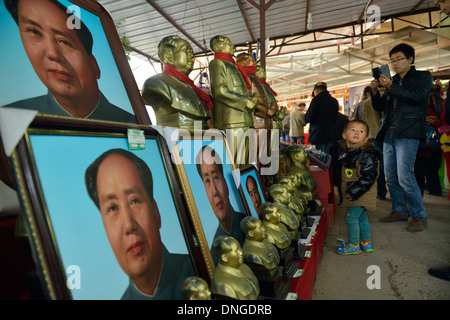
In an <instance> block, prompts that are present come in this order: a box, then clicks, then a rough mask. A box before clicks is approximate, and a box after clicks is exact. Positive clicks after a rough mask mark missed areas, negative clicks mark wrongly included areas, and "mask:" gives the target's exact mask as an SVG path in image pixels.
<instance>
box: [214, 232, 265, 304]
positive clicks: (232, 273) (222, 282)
mask: <svg viewBox="0 0 450 320" xmlns="http://www.w3.org/2000/svg"><path fill="white" fill-rule="evenodd" d="M212 250H213V252H214V253H215V254H216V256H217V257H218V258H219V261H218V264H217V267H216V270H215V272H214V275H213V277H212V280H211V286H210V290H211V293H212V294H213V296H214V297H215V298H217V299H224V300H225V299H234V300H255V299H256V298H257V297H258V295H259V290H260V289H259V282H258V279H257V278H256V276H255V274H254V273H253V271H252V270H251V269H250V267H249V266H247V265H246V264H244V259H243V253H242V249H241V245H240V244H239V242H238V241H237V240H236V239H234V238H233V237H230V236H219V237H217V238H215V239H214V241H213V244H212Z"/></svg>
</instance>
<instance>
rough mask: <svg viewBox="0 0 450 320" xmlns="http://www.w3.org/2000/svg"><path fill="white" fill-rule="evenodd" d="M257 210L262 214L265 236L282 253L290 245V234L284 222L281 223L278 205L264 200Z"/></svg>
mask: <svg viewBox="0 0 450 320" xmlns="http://www.w3.org/2000/svg"><path fill="white" fill-rule="evenodd" d="M259 211H260V212H261V214H262V216H263V224H264V228H265V229H266V238H267V240H269V242H270V243H272V244H273V245H274V246H275V247H276V248H277V249H278V251H279V252H280V255H284V254H285V253H286V252H287V251H288V250H289V248H290V245H291V240H292V238H291V234H290V233H289V231H288V229H287V228H286V227H285V225H284V224H282V223H281V213H280V209H279V207H278V206H277V205H276V204H274V203H271V202H264V203H263V204H262V205H261V207H260V209H259Z"/></svg>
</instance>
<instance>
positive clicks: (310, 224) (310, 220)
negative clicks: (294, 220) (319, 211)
mask: <svg viewBox="0 0 450 320" xmlns="http://www.w3.org/2000/svg"><path fill="white" fill-rule="evenodd" d="M314 222H316V220H315V219H313V218H308V219H306V227H308V228H311V227H312V226H313V225H314Z"/></svg>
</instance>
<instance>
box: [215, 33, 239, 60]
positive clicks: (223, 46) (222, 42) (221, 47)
mask: <svg viewBox="0 0 450 320" xmlns="http://www.w3.org/2000/svg"><path fill="white" fill-rule="evenodd" d="M209 47H210V48H211V50H212V51H213V52H225V53H228V54H229V55H232V56H233V55H234V46H233V44H232V43H231V40H230V39H229V38H227V37H225V36H221V35H217V36H214V37H212V38H211V39H210V40H209Z"/></svg>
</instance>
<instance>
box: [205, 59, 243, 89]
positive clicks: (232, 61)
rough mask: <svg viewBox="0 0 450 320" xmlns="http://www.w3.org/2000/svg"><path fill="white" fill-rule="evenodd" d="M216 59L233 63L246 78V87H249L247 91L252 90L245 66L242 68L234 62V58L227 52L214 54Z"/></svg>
mask: <svg viewBox="0 0 450 320" xmlns="http://www.w3.org/2000/svg"><path fill="white" fill-rule="evenodd" d="M214 59H220V60H225V61H228V62H231V63H233V64H234V65H235V66H236V67H237V68H238V69H239V71H240V72H241V74H242V76H243V77H244V80H245V85H246V86H247V89H251V87H252V84H251V83H250V79H249V78H248V76H247V72H246V71H245V68H244V67H243V66H241V65H240V64H237V63H236V61H234V58H233V57H232V56H231V55H230V54H228V53H225V52H216V53H214Z"/></svg>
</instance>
